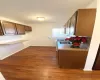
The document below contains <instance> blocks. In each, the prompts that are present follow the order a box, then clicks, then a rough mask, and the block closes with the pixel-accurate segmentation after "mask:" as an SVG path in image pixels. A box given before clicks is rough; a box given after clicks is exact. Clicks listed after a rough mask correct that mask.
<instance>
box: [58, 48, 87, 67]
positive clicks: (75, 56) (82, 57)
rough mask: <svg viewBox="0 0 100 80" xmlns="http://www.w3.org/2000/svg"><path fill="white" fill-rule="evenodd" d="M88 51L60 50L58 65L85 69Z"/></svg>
mask: <svg viewBox="0 0 100 80" xmlns="http://www.w3.org/2000/svg"><path fill="white" fill-rule="evenodd" d="M87 54H88V51H81V50H59V51H58V54H57V57H58V65H59V66H60V67H61V68H67V69H84V66H85V62H86V57H87Z"/></svg>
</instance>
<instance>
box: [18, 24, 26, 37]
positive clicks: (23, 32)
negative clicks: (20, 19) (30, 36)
mask: <svg viewBox="0 0 100 80" xmlns="http://www.w3.org/2000/svg"><path fill="white" fill-rule="evenodd" d="M16 28H17V34H18V35H23V34H25V27H24V25H21V24H16Z"/></svg>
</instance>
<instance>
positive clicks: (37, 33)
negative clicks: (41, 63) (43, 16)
mask: <svg viewBox="0 0 100 80" xmlns="http://www.w3.org/2000/svg"><path fill="white" fill-rule="evenodd" d="M31 26H32V29H33V31H32V33H29V34H30V35H29V36H25V37H28V39H29V40H30V42H29V43H28V44H29V45H31V46H55V42H54V40H53V39H51V36H52V29H53V28H55V27H59V26H60V25H59V24H57V25H56V23H35V24H31Z"/></svg>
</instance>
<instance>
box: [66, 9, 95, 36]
mask: <svg viewBox="0 0 100 80" xmlns="http://www.w3.org/2000/svg"><path fill="white" fill-rule="evenodd" d="M95 18H96V9H79V10H77V11H76V12H75V13H74V15H73V16H72V17H71V18H70V19H69V20H70V26H69V33H70V35H73V34H74V35H76V36H90V37H91V36H92V33H93V28H94V23H95ZM69 20H68V22H69ZM65 26H66V27H67V25H66V24H65Z"/></svg>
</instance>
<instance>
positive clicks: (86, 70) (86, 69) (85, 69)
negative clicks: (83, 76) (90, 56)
mask: <svg viewBox="0 0 100 80" xmlns="http://www.w3.org/2000/svg"><path fill="white" fill-rule="evenodd" d="M83 71H92V69H83Z"/></svg>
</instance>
